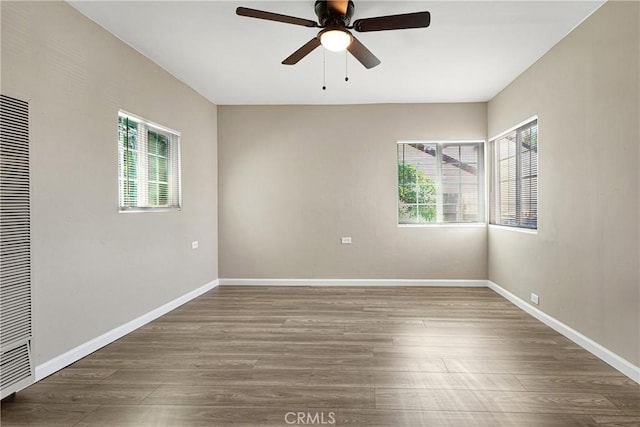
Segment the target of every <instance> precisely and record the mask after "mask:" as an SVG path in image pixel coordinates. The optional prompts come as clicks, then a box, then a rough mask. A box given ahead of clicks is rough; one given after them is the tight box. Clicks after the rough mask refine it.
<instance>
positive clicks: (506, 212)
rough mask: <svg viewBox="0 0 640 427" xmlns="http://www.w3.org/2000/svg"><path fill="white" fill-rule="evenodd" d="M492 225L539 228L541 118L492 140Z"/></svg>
mask: <svg viewBox="0 0 640 427" xmlns="http://www.w3.org/2000/svg"><path fill="white" fill-rule="evenodd" d="M492 148H493V161H494V168H493V169H494V170H493V175H492V182H493V194H494V203H493V207H492V215H491V217H492V221H491V222H492V223H493V224H496V225H505V226H510V227H520V228H528V229H537V228H538V119H537V118H534V119H531V120H528V121H527V122H526V123H525V124H524V125H521V126H518V127H516V128H514V129H512V130H510V131H508V132H505V133H503V134H502V135H501V136H499V137H496V138H495V139H494V140H493V141H492Z"/></svg>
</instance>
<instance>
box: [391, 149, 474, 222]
mask: <svg viewBox="0 0 640 427" xmlns="http://www.w3.org/2000/svg"><path fill="white" fill-rule="evenodd" d="M483 147H484V144H483V143H481V142H471V143H469V142H465V143H461V142H455V143H454V142H442V143H439V142H428V143H427V142H425V143H422V142H418V143H415V142H406V143H405V142H400V143H398V223H399V224H428V223H468V222H482V221H484V190H483V188H484V180H483V177H484V168H483V160H484V156H483Z"/></svg>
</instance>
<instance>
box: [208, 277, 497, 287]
mask: <svg viewBox="0 0 640 427" xmlns="http://www.w3.org/2000/svg"><path fill="white" fill-rule="evenodd" d="M219 280H220V285H221V286H407V287H408V286H422V287H464V288H486V287H487V281H486V280H413V279H219Z"/></svg>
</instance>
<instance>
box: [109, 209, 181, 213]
mask: <svg viewBox="0 0 640 427" xmlns="http://www.w3.org/2000/svg"><path fill="white" fill-rule="evenodd" d="M181 210H182V208H130V209H119V210H118V213H123V214H129V213H145V212H178V211H181Z"/></svg>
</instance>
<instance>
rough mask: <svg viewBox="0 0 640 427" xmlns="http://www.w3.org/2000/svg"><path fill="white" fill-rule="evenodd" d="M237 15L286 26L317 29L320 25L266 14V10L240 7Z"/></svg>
mask: <svg viewBox="0 0 640 427" xmlns="http://www.w3.org/2000/svg"><path fill="white" fill-rule="evenodd" d="M236 14H238V15H240V16H247V17H249V18H258V19H266V20H267V21H276V22H284V23H285V24H293V25H302V26H303V27H317V26H318V23H317V22H315V21H311V20H310V19H303V18H296V17H295V16H288V15H280V14H279V13H273V12H265V11H264V10H256V9H249V8H246V7H239V8H237V9H236Z"/></svg>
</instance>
